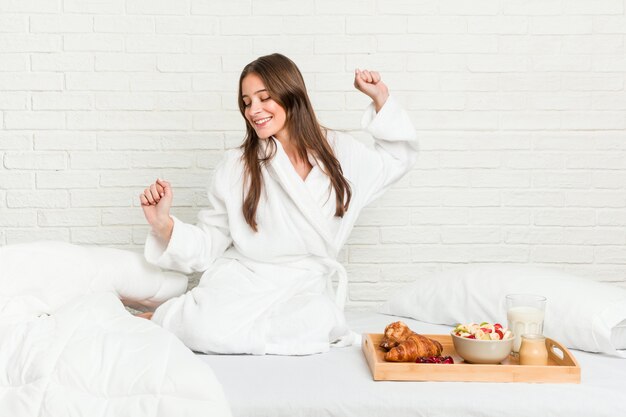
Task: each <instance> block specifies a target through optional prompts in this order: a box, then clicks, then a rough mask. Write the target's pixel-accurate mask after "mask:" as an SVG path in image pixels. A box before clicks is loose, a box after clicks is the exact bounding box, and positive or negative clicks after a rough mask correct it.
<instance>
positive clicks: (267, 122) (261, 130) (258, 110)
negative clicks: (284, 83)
mask: <svg viewBox="0 0 626 417" xmlns="http://www.w3.org/2000/svg"><path fill="white" fill-rule="evenodd" d="M241 94H242V96H241V98H242V99H243V103H244V105H245V110H244V115H245V117H246V120H248V123H250V125H251V126H252V127H253V128H254V130H255V131H256V134H257V135H258V136H259V138H261V139H267V138H269V137H270V136H276V138H277V139H285V140H288V136H287V129H286V127H285V121H286V120H287V113H285V109H283V108H282V107H281V106H280V105H279V104H278V103H277V102H275V101H274V100H273V99H272V98H271V97H270V95H269V93H268V92H267V91H266V90H265V85H264V84H263V81H262V80H261V77H259V76H258V75H256V74H254V73H250V74H248V75H246V76H245V77H244V79H243V80H242V81H241Z"/></svg>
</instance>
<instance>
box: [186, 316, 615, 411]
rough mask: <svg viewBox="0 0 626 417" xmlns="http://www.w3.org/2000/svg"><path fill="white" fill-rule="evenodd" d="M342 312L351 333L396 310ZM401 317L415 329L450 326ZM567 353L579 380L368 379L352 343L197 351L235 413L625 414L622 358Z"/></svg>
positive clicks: (367, 329) (377, 329)
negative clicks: (286, 350)
mask: <svg viewBox="0 0 626 417" xmlns="http://www.w3.org/2000/svg"><path fill="white" fill-rule="evenodd" d="M348 320H349V324H350V325H351V327H352V329H353V330H354V331H356V332H357V333H382V331H383V329H384V327H385V326H386V325H387V324H389V323H391V322H393V321H395V320H397V318H395V317H393V316H386V315H382V314H375V313H348ZM402 320H403V321H405V322H406V323H407V324H409V325H410V326H411V328H412V329H414V330H415V331H417V332H420V333H426V334H428V333H435V334H436V333H447V332H449V330H450V328H449V327H447V326H438V325H431V324H426V323H422V322H417V321H414V320H411V319H404V318H403V319H402ZM572 353H573V354H574V356H575V357H576V359H577V360H578V362H579V364H580V366H581V368H582V372H581V373H582V376H581V383H580V384H528V383H477V382H392V381H374V380H373V379H372V376H371V373H370V371H369V368H368V366H367V362H366V361H365V358H364V357H363V354H362V352H361V347H360V346H357V345H355V346H351V347H348V348H337V349H332V350H331V351H330V352H329V353H325V354H321V355H311V356H302V357H281V356H243V355H242V356H219V355H198V357H200V358H201V359H202V360H203V361H205V362H207V363H209V364H210V365H211V367H212V369H213V371H214V372H215V374H216V376H217V378H218V380H219V381H220V382H221V383H222V386H223V388H224V391H225V394H226V397H227V399H228V401H229V403H230V405H231V409H232V412H233V415H234V416H239V417H244V416H246V417H248V416H249V417H269V416H272V417H282V416H284V417H295V416H298V417H309V416H311V417H313V416H315V417H319V416H346V417H347V416H350V417H382V416H390V417H404V416H413V417H414V416H428V417H443V416H446V417H457V416H464V417H465V416H467V417H472V416H476V417H478V416H480V417H491V416H493V417H528V416H531V415H535V416H567V417H577V416H580V417H600V416H606V417H621V416H626V360H624V359H620V358H616V357H610V356H604V355H599V354H591V353H586V352H580V351H572ZM442 366H443V365H442Z"/></svg>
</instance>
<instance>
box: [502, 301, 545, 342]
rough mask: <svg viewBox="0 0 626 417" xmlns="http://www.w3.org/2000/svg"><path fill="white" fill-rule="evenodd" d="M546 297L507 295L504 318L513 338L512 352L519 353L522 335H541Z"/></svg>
mask: <svg viewBox="0 0 626 417" xmlns="http://www.w3.org/2000/svg"><path fill="white" fill-rule="evenodd" d="M545 311H546V297H544V296H542V295H535V294H508V295H507V296H506V318H507V321H508V326H509V329H510V330H511V331H512V332H513V334H514V336H515V341H514V342H513V352H515V353H517V352H519V348H520V344H521V343H522V335H524V334H539V335H541V334H543V319H544V315H545Z"/></svg>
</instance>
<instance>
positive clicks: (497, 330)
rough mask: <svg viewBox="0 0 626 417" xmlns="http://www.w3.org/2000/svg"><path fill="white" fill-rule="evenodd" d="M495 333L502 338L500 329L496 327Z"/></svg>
mask: <svg viewBox="0 0 626 417" xmlns="http://www.w3.org/2000/svg"><path fill="white" fill-rule="evenodd" d="M496 333H497V334H498V336H500V340H502V339H504V334H503V333H502V331H501V330H500V329H496Z"/></svg>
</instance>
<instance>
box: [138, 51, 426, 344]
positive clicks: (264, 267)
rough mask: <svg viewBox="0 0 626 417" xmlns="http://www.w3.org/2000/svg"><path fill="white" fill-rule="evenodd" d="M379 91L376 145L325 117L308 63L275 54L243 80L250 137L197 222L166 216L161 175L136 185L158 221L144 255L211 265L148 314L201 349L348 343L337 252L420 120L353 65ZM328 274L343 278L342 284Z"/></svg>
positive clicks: (168, 193) (411, 145)
mask: <svg viewBox="0 0 626 417" xmlns="http://www.w3.org/2000/svg"><path fill="white" fill-rule="evenodd" d="M354 86H355V87H356V88H357V89H358V90H360V91H361V92H363V93H365V94H366V95H367V96H369V97H370V98H371V99H372V104H370V106H369V108H368V109H367V110H366V112H365V115H364V116H363V120H362V124H363V127H364V128H366V129H367V131H369V132H370V133H371V134H372V135H373V136H374V138H375V139H376V143H375V149H369V148H367V147H365V146H363V145H362V144H360V143H359V142H357V141H356V140H355V139H353V138H352V137H351V136H349V135H347V134H345V133H341V132H334V131H328V130H326V129H324V128H323V127H322V126H320V124H319V123H318V121H317V119H316V117H315V113H314V112H313V108H312V107H311V103H310V100H309V97H308V95H307V91H306V87H305V84H304V80H303V78H302V74H301V73H300V71H299V70H298V68H297V67H296V65H295V64H294V63H293V62H292V61H291V60H290V59H288V58H287V57H285V56H283V55H280V54H273V55H268V56H263V57H260V58H258V59H257V60H255V61H253V62H251V63H250V64H248V65H247V66H246V67H245V68H244V69H243V72H242V73H241V77H240V80H239V96H238V100H239V108H240V111H241V114H242V115H243V117H244V119H245V121H246V137H245V140H244V143H243V145H242V146H241V147H240V148H238V149H235V150H230V151H227V152H226V154H225V156H224V158H223V160H222V162H221V163H220V164H219V166H218V167H217V168H216V171H215V175H214V178H213V182H212V185H211V187H210V190H209V194H208V196H209V201H210V203H211V206H212V208H210V209H208V210H203V211H201V212H200V213H199V215H198V223H197V225H190V224H186V223H183V222H181V221H180V220H178V219H177V218H176V217H174V216H171V215H170V207H171V205H172V197H173V191H172V187H171V186H170V184H169V183H168V182H167V181H163V180H158V181H157V182H156V183H154V184H152V185H150V187H148V188H146V190H145V191H144V192H143V194H141V196H140V199H141V205H142V208H143V211H144V214H145V216H146V219H147V220H148V222H149V223H150V225H151V226H152V231H151V233H150V234H149V236H148V238H147V241H146V246H145V255H146V258H147V260H148V261H149V262H151V263H154V264H155V265H158V266H160V267H162V268H167V269H175V270H179V271H182V272H185V273H190V272H192V271H204V274H203V275H202V279H201V280H200V283H199V285H198V286H197V287H195V288H193V289H192V290H190V291H189V292H187V293H186V294H184V295H182V296H180V297H177V298H174V299H171V300H169V301H167V302H166V303H164V304H163V305H162V306H160V307H159V308H158V309H157V310H156V311H155V313H154V315H153V316H152V320H153V321H154V322H156V323H158V324H160V325H161V326H163V327H165V328H167V329H168V330H170V331H171V332H173V333H174V334H176V335H177V336H178V337H179V338H180V339H181V340H182V341H183V342H184V343H185V344H186V345H187V346H188V347H189V348H191V349H192V350H195V351H198V352H215V353H250V354H284V355H303V354H312V353H319V352H325V351H327V350H328V349H329V347H330V346H333V345H334V346H345V345H348V344H350V343H351V341H352V334H351V332H350V330H349V329H348V328H347V326H346V323H345V319H344V315H343V307H344V303H345V300H346V296H347V277H346V271H345V269H344V268H343V266H342V265H341V264H340V263H339V262H338V261H337V254H338V252H339V250H340V248H341V247H342V246H343V244H344V243H345V241H346V239H347V238H348V236H349V235H350V231H351V230H352V227H353V226H354V223H355V221H356V219H357V215H358V214H359V212H360V211H361V209H362V208H363V207H365V206H366V205H367V204H369V203H370V202H371V201H373V200H374V199H376V198H377V197H378V196H380V195H381V194H382V193H383V192H384V191H385V190H386V189H387V188H388V187H389V186H390V185H391V184H393V183H394V182H395V181H397V180H398V179H400V178H401V177H402V176H403V175H404V174H405V173H406V172H407V171H408V170H409V169H410V168H411V167H412V165H413V163H414V161H415V159H416V154H417V147H416V144H415V131H414V129H413V126H412V124H411V122H410V120H409V117H408V116H407V114H406V113H405V112H404V111H403V110H402V109H401V108H400V106H399V105H398V104H397V102H396V101H395V100H394V99H393V97H390V96H389V93H388V90H387V87H386V86H385V84H384V83H383V82H382V81H381V78H380V75H379V74H378V73H376V72H370V71H359V70H357V71H356V72H355V78H354ZM333 281H336V282H337V286H336V289H335V288H334V285H333Z"/></svg>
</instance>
